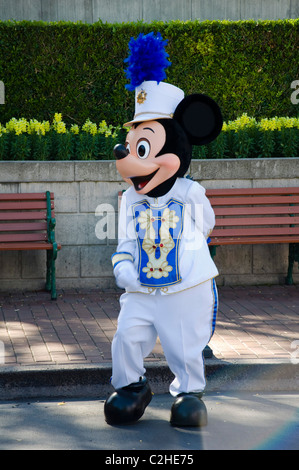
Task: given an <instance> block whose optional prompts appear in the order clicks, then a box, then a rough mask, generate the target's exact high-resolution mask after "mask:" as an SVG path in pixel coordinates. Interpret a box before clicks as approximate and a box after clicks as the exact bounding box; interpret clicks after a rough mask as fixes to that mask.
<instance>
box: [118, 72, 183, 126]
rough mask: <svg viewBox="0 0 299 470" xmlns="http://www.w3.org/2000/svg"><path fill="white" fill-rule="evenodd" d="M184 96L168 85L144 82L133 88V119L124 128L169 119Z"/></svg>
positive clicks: (152, 81) (150, 81)
mask: <svg viewBox="0 0 299 470" xmlns="http://www.w3.org/2000/svg"><path fill="white" fill-rule="evenodd" d="M184 96H185V94H184V92H183V90H181V89H180V88H178V87H176V86H174V85H171V84H170V83H165V82H159V83H157V81H154V80H149V81H144V82H143V83H141V85H139V86H138V87H136V88H135V114H134V118H133V120H132V121H130V122H126V123H125V124H124V126H126V127H130V126H132V125H133V124H134V123H137V122H143V121H151V120H153V119H171V118H172V117H173V114H174V111H175V109H176V107H177V106H178V104H179V103H180V102H181V101H182V99H183V98H184Z"/></svg>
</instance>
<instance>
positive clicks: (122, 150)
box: [113, 144, 129, 160]
mask: <svg viewBox="0 0 299 470" xmlns="http://www.w3.org/2000/svg"><path fill="white" fill-rule="evenodd" d="M113 153H114V155H115V158H116V160H121V159H122V158H125V157H126V156H127V155H128V153H129V150H128V149H126V147H125V146H124V145H122V144H117V145H116V146H115V147H114V149H113Z"/></svg>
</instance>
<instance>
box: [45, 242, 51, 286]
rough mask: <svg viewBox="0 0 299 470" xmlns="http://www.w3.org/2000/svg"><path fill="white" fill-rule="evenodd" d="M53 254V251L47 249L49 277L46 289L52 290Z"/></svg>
mask: <svg viewBox="0 0 299 470" xmlns="http://www.w3.org/2000/svg"><path fill="white" fill-rule="evenodd" d="M51 255H52V252H51V251H49V250H47V278H46V291H48V292H50V291H51Z"/></svg>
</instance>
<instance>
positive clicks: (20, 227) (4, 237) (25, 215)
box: [0, 192, 54, 243]
mask: <svg viewBox="0 0 299 470" xmlns="http://www.w3.org/2000/svg"><path fill="white" fill-rule="evenodd" d="M50 205H51V213H50V212H49V214H48V211H47V209H48V207H47V193H46V192H44V193H22V194H19V193H18V194H0V243H18V242H41V241H47V240H48V222H49V217H54V213H53V212H52V211H53V209H54V193H50V200H49V206H50Z"/></svg>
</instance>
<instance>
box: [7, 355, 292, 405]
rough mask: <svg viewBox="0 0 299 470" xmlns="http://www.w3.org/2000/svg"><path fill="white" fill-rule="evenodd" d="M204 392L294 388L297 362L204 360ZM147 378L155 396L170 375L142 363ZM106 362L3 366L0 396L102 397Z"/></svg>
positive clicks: (158, 366) (161, 368)
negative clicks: (205, 383) (205, 386)
mask: <svg viewBox="0 0 299 470" xmlns="http://www.w3.org/2000/svg"><path fill="white" fill-rule="evenodd" d="M205 364H206V378H207V388H206V392H209V391H213V392H215V391H219V392H227V391H247V392H248V391H251V392H252V391H254V392H262V391H263V392H281V391H284V392H298V389H299V364H293V363H291V362H290V361H287V360H285V361H283V360H277V361H274V360H269V361H267V360H264V361H263V360H257V361H255V360H237V361H233V362H226V361H222V360H218V359H207V360H206V361H205ZM146 369H147V374H146V376H147V378H148V380H149V382H150V385H151V388H152V391H153V392H154V393H156V394H161V393H167V392H168V387H169V384H170V382H171V381H172V379H173V374H172V373H171V371H170V370H169V368H168V365H167V363H166V362H162V361H161V362H158V363H157V362H147V363H146ZM110 376H111V364H106V365H103V364H94V365H86V364H84V365H80V364H79V365H78V364H77V365H74V366H51V365H49V366H43V367H38V366H32V367H3V369H2V370H1V372H0V400H1V401H4V400H15V399H28V398H47V399H51V398H61V397H62V398H96V399H105V398H106V397H107V396H108V395H109V394H110V393H111V392H112V391H113V388H112V386H111V385H110Z"/></svg>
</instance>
